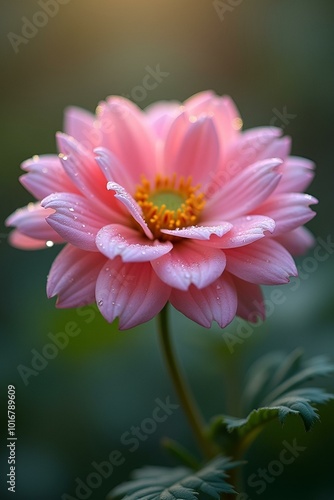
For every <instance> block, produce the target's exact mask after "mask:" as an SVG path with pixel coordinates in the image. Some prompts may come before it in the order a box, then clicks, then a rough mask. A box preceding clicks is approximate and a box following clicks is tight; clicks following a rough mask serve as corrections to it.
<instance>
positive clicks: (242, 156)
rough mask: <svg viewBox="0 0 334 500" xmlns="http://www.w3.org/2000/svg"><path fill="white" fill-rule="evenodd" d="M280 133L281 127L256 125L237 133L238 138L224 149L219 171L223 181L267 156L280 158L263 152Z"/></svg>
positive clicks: (267, 157)
mask: <svg viewBox="0 0 334 500" xmlns="http://www.w3.org/2000/svg"><path fill="white" fill-rule="evenodd" d="M281 134H282V131H281V129H279V128H275V127H258V128H253V129H250V130H246V131H245V132H242V133H241V134H240V133H239V135H238V140H237V141H236V140H235V141H234V143H233V144H232V145H231V146H230V147H229V148H228V150H227V151H226V155H225V156H224V163H223V165H222V168H221V170H222V171H220V172H219V175H220V177H221V178H223V179H224V183H226V182H228V181H230V180H231V179H233V177H235V176H236V175H238V174H239V173H240V172H242V171H243V170H244V169H245V168H246V167H248V166H249V165H252V164H254V163H256V162H258V161H261V160H266V159H269V158H280V156H275V155H273V156H267V155H266V156H264V152H265V151H268V148H269V147H270V145H271V144H273V143H274V142H275V141H276V140H277V138H278V137H279V136H280V135H281ZM221 140H223V138H222V139H221Z"/></svg>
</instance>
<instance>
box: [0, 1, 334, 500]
mask: <svg viewBox="0 0 334 500" xmlns="http://www.w3.org/2000/svg"><path fill="white" fill-rule="evenodd" d="M46 4H48V5H49V7H48V8H49V12H50V14H44V15H43V14H42V15H41V14H40V12H43V11H44V12H45V5H46ZM51 4H52V5H53V7H52V6H51ZM220 5H221V8H220V9H219V8H218V6H219V2H211V1H194V0H182V1H176V0H169V1H167V0H159V1H153V0H151V1H147V0H142V1H140V2H139V1H138V2H135V1H128V0H122V1H121V0H116V1H111V0H94V1H89V0H67V1H66V0H62V2H60V0H59V2H57V0H54V1H51V0H50V2H49V3H48V2H47V0H44V1H43V0H40V1H31V0H12V1H11V2H3V3H2V6H1V11H2V16H1V21H0V29H1V49H0V50H1V61H2V71H1V81H2V92H1V100H2V105H1V112H2V119H1V123H2V133H1V139H2V141H1V142H2V146H1V217H0V221H4V219H5V218H6V217H7V216H8V215H9V214H10V213H11V212H12V211H14V210H15V209H16V208H17V207H19V206H23V205H25V204H26V203H27V202H29V201H31V197H30V195H29V194H28V193H27V192H26V191H25V190H24V189H23V187H21V185H20V184H19V182H18V176H19V175H20V169H19V165H20V163H21V162H22V161H23V160H25V159H27V158H29V157H31V156H32V155H34V154H42V153H54V152H55V151H56V149H55V140H54V134H55V132H56V131H57V130H61V129H62V120H63V110H64V108H65V107H67V106H69V105H77V106H81V107H84V108H86V109H89V110H91V111H94V109H95V107H96V105H97V103H98V102H99V101H100V100H102V99H104V98H105V97H106V96H107V95H110V94H120V95H132V97H133V98H134V99H135V100H136V101H137V104H138V105H139V106H141V107H146V106H147V105H149V104H150V103H152V102H154V101H156V100H159V99H178V100H183V99H185V98H187V97H188V96H190V95H191V94H193V93H195V92H198V91H200V90H204V89H208V88H211V89H214V90H215V91H216V92H217V93H219V94H230V95H231V96H232V97H233V98H234V100H235V101H236V103H237V105H238V107H239V109H240V111H241V114H242V116H243V119H244V124H245V128H249V127H253V126H259V125H269V124H270V123H272V120H273V119H274V117H275V116H276V117H277V116H279V115H278V114H277V111H278V112H281V113H283V110H284V108H286V110H287V112H288V113H289V114H290V115H295V116H294V118H292V119H289V120H288V123H285V122H283V121H282V122H280V120H279V119H277V120H276V122H275V124H276V125H279V126H282V127H283V129H284V132H285V133H287V134H288V135H291V136H292V137H293V153H294V154H297V155H301V156H305V157H308V158H311V159H313V160H314V161H315V162H316V163H317V176H316V179H315V181H314V183H313V184H312V186H311V188H310V192H311V193H312V194H313V195H314V196H316V197H317V198H319V199H320V204H319V205H318V207H317V212H318V216H317V217H316V219H314V220H313V221H312V222H311V223H310V224H309V227H310V229H311V230H312V231H313V232H314V234H315V235H316V236H317V237H321V238H323V239H326V238H327V237H330V236H331V235H333V222H332V221H333V210H332V202H333V180H334V179H333V161H332V154H333V153H332V144H333V109H334V106H333V104H334V92H333V89H334V62H333V47H334V30H333V21H334V4H333V2H332V0H327V1H324V0H320V1H319V0H296V1H294V2H291V0H280V2H277V1H276V0H252V1H250V0H243V1H242V0H241V1H239V2H238V1H235V0H234V1H232V0H226V1H225V2H223V1H221V2H220ZM42 6H44V10H43V7H42ZM215 6H217V8H215ZM224 6H225V7H224ZM226 6H227V7H226ZM51 7H52V8H51ZM50 9H51V10H50ZM52 9H53V10H52ZM38 13H39V14H38ZM45 16H46V17H45ZM27 20H30V21H33V22H35V24H40V27H39V28H37V32H36V30H35V31H30V32H29V31H28V36H29V37H30V38H29V39H28V38H26V39H25V40H26V42H24V41H22V39H19V38H15V35H19V36H22V30H25V29H28V28H25V26H26V25H27ZM30 30H33V28H31V27H30ZM10 33H12V34H11V35H9V34H10ZM13 34H14V35H13ZM25 34H27V32H25ZM14 40H15V41H14ZM14 48H15V50H14ZM157 65H159V66H160V69H161V71H164V72H166V73H168V76H166V77H164V78H163V79H162V81H161V82H160V83H159V85H158V87H157V88H156V89H153V90H150V91H144V92H143V91H140V90H138V86H139V87H140V86H142V83H143V78H144V77H145V74H146V69H145V68H146V67H147V66H150V67H151V68H156V66H157ZM136 89H137V90H136ZM0 233H1V238H0V252H1V286H2V291H1V302H0V308H1V320H0V321H1V337H0V352H1V365H0V366H1V387H0V390H1V392H0V401H1V413H0V425H1V433H0V436H1V438H0V440H1V443H0V470H1V479H0V483H1V484H0V497H1V498H7V497H8V498H10V496H9V494H8V492H7V490H6V485H5V477H4V476H5V474H6V473H7V468H8V466H7V463H6V460H7V450H6V448H5V444H6V443H5V435H6V428H7V423H6V391H7V385H8V384H14V385H15V386H16V391H17V436H18V442H17V493H16V496H15V498H16V499H17V500H46V499H47V500H56V499H60V498H62V495H63V494H64V493H68V495H71V496H72V497H73V498H76V495H75V487H76V478H81V479H82V480H83V481H86V478H87V476H88V475H89V474H91V473H92V472H94V467H93V465H92V463H93V462H98V463H100V462H102V461H105V460H108V457H109V454H110V453H111V452H112V451H113V450H115V449H117V450H119V451H120V452H121V453H122V456H124V458H125V460H124V463H123V464H122V465H120V466H119V467H115V469H114V471H113V473H112V474H111V475H110V477H109V478H106V479H103V481H102V484H101V485H100V487H99V488H96V489H94V491H93V492H92V494H91V495H88V496H87V498H91V499H92V500H95V499H103V498H104V497H105V495H106V493H107V492H108V491H109V490H110V489H111V488H112V487H113V486H114V485H116V484H118V483H119V482H120V481H123V480H124V479H125V478H127V477H128V475H129V472H130V471H131V470H132V469H133V468H135V467H138V466H139V465H141V464H143V463H148V464H152V465H153V464H169V465H174V464H175V462H174V461H173V459H171V458H170V457H168V455H166V453H165V452H163V451H162V450H161V447H160V440H161V438H162V437H164V436H170V437H172V438H174V439H178V438H179V439H180V440H181V441H182V442H183V443H184V444H185V445H189V447H190V448H192V449H193V450H194V451H195V452H196V448H195V447H194V444H193V441H192V436H191V434H190V431H189V430H188V428H187V425H186V422H185V419H184V417H183V414H182V411H181V409H178V410H175V412H173V414H172V415H170V416H169V417H168V419H167V420H166V422H164V423H161V424H159V425H158V427H157V429H156V431H155V432H154V433H152V434H151V435H149V436H148V437H147V439H146V440H145V441H144V440H143V441H141V442H140V446H139V447H138V449H137V450H136V451H134V452H131V451H130V450H129V448H130V447H129V446H126V445H124V444H122V443H121V441H120V439H121V436H122V435H123V434H124V433H125V432H127V431H130V429H131V426H133V425H135V426H136V425H140V424H141V422H142V421H143V419H145V418H149V417H151V416H152V411H153V409H154V408H155V406H156V403H155V400H156V399H157V398H160V399H161V400H163V401H165V399H166V398H167V397H168V396H169V397H170V399H171V401H172V402H173V403H174V402H175V401H176V396H175V394H174V392H173V389H172V387H171V385H170V382H169V380H168V378H167V374H166V370H165V367H164V365H163V362H162V358H161V354H160V351H159V345H158V341H157V338H156V329H155V323H154V322H150V323H149V324H146V325H142V326H140V327H138V328H137V329H135V330H133V331H128V332H122V333H121V332H118V331H117V327H116V325H112V326H110V325H108V324H107V323H106V322H105V321H104V320H103V319H102V318H101V317H100V316H99V315H98V314H97V312H96V309H95V308H94V307H91V308H88V309H87V310H85V311H81V312H78V311H74V310H72V311H71V310H69V311H60V310H56V309H55V308H54V301H49V300H48V299H47V298H46V295H45V282H46V276H47V274H48V270H49V267H50V265H51V263H52V261H53V259H54V257H55V255H56V254H57V253H58V251H59V250H58V248H52V249H48V250H45V251H39V252H23V251H19V250H16V249H13V248H11V247H9V245H8V243H7V240H6V236H7V234H8V229H7V228H5V227H4V224H3V222H1V228H0ZM312 255H313V254H312V251H311V252H310V256H311V257H312ZM303 262H305V261H303V259H301V260H300V263H301V264H303ZM312 269H313V270H312V271H311V272H308V273H306V278H304V279H302V280H301V285H300V287H299V290H298V291H293V290H291V286H290V288H289V285H287V286H286V287H285V289H284V294H285V297H286V300H285V301H284V304H282V305H279V306H276V307H275V309H274V310H273V311H272V312H271V313H270V315H269V318H268V320H267V321H266V323H265V325H263V326H260V327H258V328H257V329H255V331H254V334H253V335H251V336H250V337H249V338H248V339H247V340H246V341H245V342H244V343H243V344H242V345H237V346H235V350H234V352H233V353H231V352H230V351H229V349H228V348H227V344H226V342H225V341H224V338H223V335H222V332H221V331H219V329H218V328H213V329H212V331H207V330H204V329H201V328H199V327H198V326H196V325H195V324H192V323H191V322H190V321H188V320H186V319H185V318H182V317H181V315H179V314H177V313H176V312H175V311H173V318H172V319H173V330H174V338H175V343H176V347H177V351H178V353H179V355H180V357H181V359H182V364H183V366H184V369H185V371H186V373H187V376H188V378H189V380H190V382H191V385H192V387H193V390H194V393H195V395H196V397H197V398H198V401H199V402H200V405H201V406H202V408H203V409H204V413H205V415H206V417H210V416H211V415H213V414H214V413H218V412H226V413H229V412H231V411H232V409H230V407H229V405H230V403H232V402H233V401H232V400H233V395H234V396H235V394H237V392H236V391H237V389H238V385H239V386H240V387H242V386H243V379H244V374H245V371H246V369H247V367H248V366H249V364H250V362H251V360H254V359H256V358H257V357H258V356H259V355H260V354H261V353H265V352H268V351H269V350H271V349H279V350H283V351H286V352H289V351H291V350H293V349H294V348H295V347H298V346H302V347H303V348H304V349H305V352H306V353H307V355H314V354H321V353H326V354H328V355H330V356H331V357H332V358H334V344H333V317H334V308H333V297H334V292H333V270H334V258H333V255H332V254H330V255H329V256H328V259H327V260H326V261H324V262H319V263H317V265H316V266H315V267H314V268H312ZM270 292H271V289H269V290H267V291H266V293H267V294H269V295H270ZM69 321H75V322H76V324H77V328H78V329H79V330H80V334H79V335H77V336H76V337H73V338H71V339H70V342H69V345H68V346H67V347H66V348H65V349H63V350H60V351H59V353H58V355H57V356H56V357H55V358H54V359H50V360H49V362H48V364H47V366H46V367H45V368H44V369H43V370H41V371H40V372H38V374H36V375H31V376H30V377H28V385H25V384H24V383H23V381H22V378H21V377H20V375H19V373H18V369H17V367H18V366H19V365H25V366H27V367H30V366H31V359H32V357H33V354H32V352H31V350H32V349H36V350H37V351H38V352H41V351H42V349H43V347H45V345H46V344H47V343H50V340H49V337H48V334H50V333H53V334H55V333H57V332H61V331H64V328H65V325H66V324H67V323H68V322H69ZM238 326H239V323H238V322H234V323H233V324H232V325H231V326H229V327H228V329H227V330H228V331H229V332H231V333H233V331H235V329H236V328H237V327H238ZM325 384H327V387H328V388H330V389H332V390H333V385H334V383H333V380H329V381H326V382H325ZM208 385H210V386H211V390H210V391H209V390H208V389H207V387H208ZM320 411H321V419H322V423H321V424H317V425H316V426H315V427H314V429H313V431H312V432H310V433H308V434H305V432H304V430H303V428H302V425H301V423H300V422H299V420H298V421H297V420H296V421H295V420H294V419H291V420H290V421H289V422H288V424H287V425H286V426H285V428H284V429H283V430H282V429H281V427H280V426H279V425H278V424H272V425H270V426H269V428H268V429H267V430H266V432H265V433H264V435H263V436H262V437H261V438H260V439H259V440H258V441H257V442H256V444H255V445H254V446H253V447H252V449H251V452H250V454H249V455H248V458H249V459H251V460H250V462H249V464H248V465H247V468H246V472H245V478H246V479H247V477H248V476H249V475H250V474H252V473H254V472H256V471H257V470H258V468H259V467H267V465H268V463H270V461H272V460H274V459H276V458H277V456H278V455H279V452H280V451H281V449H282V442H283V441H284V439H287V440H288V441H289V440H290V441H292V440H293V439H297V442H298V444H300V445H301V446H305V447H306V450H305V451H304V452H303V453H302V454H301V456H300V457H299V458H298V459H297V460H296V461H295V462H294V463H293V464H291V465H290V466H287V467H286V468H285V469H284V472H283V473H282V474H281V475H280V476H279V477H277V479H276V480H275V482H274V483H272V484H268V486H267V488H266V491H265V492H264V493H262V494H261V495H257V494H256V492H255V490H254V488H248V490H247V489H245V491H248V495H249V498H250V499H253V500H254V499H255V498H257V497H260V498H261V499H263V500H265V499H271V500H276V499H281V498H282V497H283V496H284V498H286V499H296V498H303V499H305V500H330V499H332V498H334V494H333V492H334V482H333V472H332V467H333V458H332V457H333V447H334V433H333V421H334V404H333V403H332V404H330V405H328V406H327V407H326V408H324V407H323V408H321V409H320ZM65 498H66V497H65Z"/></svg>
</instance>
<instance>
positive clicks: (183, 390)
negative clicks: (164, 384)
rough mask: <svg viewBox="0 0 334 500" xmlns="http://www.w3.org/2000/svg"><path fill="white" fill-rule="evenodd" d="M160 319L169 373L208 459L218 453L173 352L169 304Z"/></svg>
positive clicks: (161, 335) (162, 342) (199, 443)
mask: <svg viewBox="0 0 334 500" xmlns="http://www.w3.org/2000/svg"><path fill="white" fill-rule="evenodd" d="M158 319H159V331H160V340H161V345H162V351H163V353H164V357H165V360H166V363H167V367H168V370H169V374H170V376H171V379H172V381H173V385H174V388H175V390H176V393H177V395H178V398H179V401H180V403H181V405H182V407H183V410H184V412H185V414H186V416H187V418H188V421H189V424H190V426H191V428H192V430H193V432H194V434H195V436H196V439H197V443H198V445H199V447H200V449H201V451H202V453H203V455H204V456H205V458H207V459H208V458H212V457H214V456H215V455H216V454H217V451H216V450H215V447H214V445H213V443H212V442H211V441H210V440H209V438H208V437H207V435H206V433H205V423H204V420H203V417H202V415H201V414H200V412H199V410H198V408H197V405H196V403H195V401H194V399H193V397H192V395H191V393H190V391H189V389H188V387H187V384H186V382H185V380H184V378H183V376H182V375H181V372H180V368H179V366H178V363H177V361H176V358H175V355H174V352H173V348H172V344H171V338H170V334H169V322H168V314H167V305H166V306H165V307H164V308H163V310H162V311H161V312H160V314H159V316H158Z"/></svg>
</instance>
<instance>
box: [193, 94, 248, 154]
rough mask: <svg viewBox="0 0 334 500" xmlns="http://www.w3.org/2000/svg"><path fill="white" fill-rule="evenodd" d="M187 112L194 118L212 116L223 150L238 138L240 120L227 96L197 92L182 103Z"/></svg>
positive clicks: (240, 125)
mask: <svg viewBox="0 0 334 500" xmlns="http://www.w3.org/2000/svg"><path fill="white" fill-rule="evenodd" d="M184 107H185V109H186V110H187V112H188V113H189V114H190V115H192V116H196V117H200V116H203V115H207V116H212V117H213V119H214V122H215V125H216V128H217V131H218V135H219V139H220V143H221V144H223V147H224V149H226V148H228V147H230V145H231V144H232V143H233V142H235V141H236V140H237V138H238V137H239V134H240V132H239V130H240V128H241V127H242V120H241V119H240V115H239V112H238V110H237V108H236V106H235V104H234V102H233V100H232V99H231V98H230V97H229V96H222V97H220V96H217V95H215V93H214V92H212V91H211V90H208V91H204V92H199V93H198V94H195V95H194V96H192V97H190V99H188V100H187V101H185V102H184Z"/></svg>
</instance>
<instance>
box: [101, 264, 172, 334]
mask: <svg viewBox="0 0 334 500" xmlns="http://www.w3.org/2000/svg"><path fill="white" fill-rule="evenodd" d="M169 295H170V287H169V286H167V285H166V284H165V283H162V281H161V280H160V279H159V278H158V276H157V275H156V274H155V272H154V271H153V269H152V267H151V265H150V263H149V262H141V263H123V262H122V261H121V258H120V257H116V258H115V259H113V260H110V261H108V262H107V264H106V265H105V266H104V267H103V269H102V271H101V272H100V275H99V277H98V280H97V283H96V301H97V305H98V307H99V309H100V311H101V313H102V314H103V316H104V317H105V318H106V320H107V321H109V322H110V323H111V322H112V321H114V319H115V318H116V317H117V316H118V317H119V318H120V320H119V328H120V330H125V329H128V328H132V327H134V326H137V325H139V324H141V323H145V322H146V321H149V320H150V319H152V318H153V317H154V316H156V314H158V313H159V312H160V311H161V309H162V308H163V307H164V305H165V304H166V302H167V301H168V298H169Z"/></svg>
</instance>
